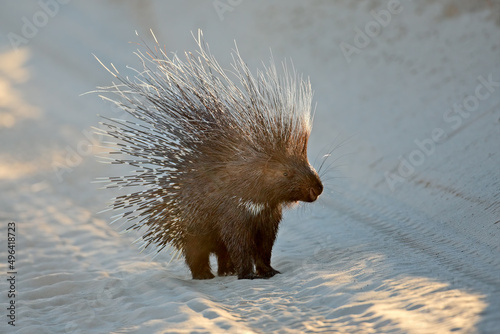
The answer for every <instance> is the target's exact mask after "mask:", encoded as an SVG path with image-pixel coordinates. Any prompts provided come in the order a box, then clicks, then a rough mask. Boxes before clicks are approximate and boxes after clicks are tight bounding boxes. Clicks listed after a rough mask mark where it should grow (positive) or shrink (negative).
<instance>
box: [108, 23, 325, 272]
mask: <svg viewBox="0 0 500 334" xmlns="http://www.w3.org/2000/svg"><path fill="white" fill-rule="evenodd" d="M152 35H153V37H154V39H155V42H156V44H155V46H154V47H153V48H150V47H148V46H145V50H146V51H144V52H143V51H140V50H138V52H137V55H138V56H139V58H140V59H141V62H142V65H143V69H141V71H137V75H136V76H135V78H134V79H129V78H128V77H123V76H121V74H120V73H119V72H118V70H116V68H115V67H114V66H112V70H110V69H109V68H108V67H106V66H105V65H103V66H104V67H105V68H106V69H107V70H108V71H109V72H110V73H111V74H112V75H113V76H114V77H115V78H116V79H117V80H119V83H116V84H115V83H114V84H113V85H112V86H109V87H100V90H99V92H104V93H112V94H115V95H118V98H117V99H116V100H113V99H111V98H109V97H106V95H104V96H102V95H101V97H102V98H104V99H107V100H110V101H112V102H114V103H115V104H116V105H117V106H118V107H120V108H121V109H123V110H124V111H126V112H127V113H128V114H130V115H132V116H133V117H135V119H137V121H130V120H124V119H113V118H106V117H104V119H105V121H103V122H102V123H101V124H102V125H103V127H102V128H101V131H102V134H104V135H107V136H110V137H112V138H114V141H113V142H112V143H109V144H110V145H111V151H110V152H109V154H110V155H109V159H110V160H111V163H118V164H127V165H130V166H133V167H135V168H136V170H135V171H133V172H132V173H131V174H130V175H126V176H117V177H105V178H100V182H107V185H106V186H105V187H104V188H116V187H119V188H122V187H131V186H142V187H145V189H142V190H138V191H135V192H131V193H129V194H127V195H121V196H117V197H115V198H113V199H112V203H111V204H110V206H109V209H110V210H112V211H114V212H116V211H118V212H120V213H119V214H117V215H115V216H114V217H113V218H115V221H116V220H124V221H125V222H131V223H133V224H132V225H131V226H130V227H129V228H128V229H137V230H140V229H141V228H146V231H145V233H144V234H143V235H142V239H143V245H142V247H143V248H147V247H148V246H150V245H151V244H153V245H156V246H157V248H156V249H157V251H158V252H160V251H161V250H162V249H164V248H165V247H166V246H173V247H174V248H175V249H177V251H179V252H181V253H182V254H183V255H184V257H185V261H186V263H187V265H188V266H189V268H190V270H191V273H192V277H193V279H210V278H213V277H214V275H213V274H212V272H211V268H210V261H209V256H210V254H213V253H215V255H216V257H217V264H218V269H217V272H218V275H219V276H223V275H233V274H237V275H238V278H239V279H254V278H269V277H272V276H274V275H275V274H278V273H279V271H277V270H275V269H274V268H273V267H271V252H272V248H273V244H274V242H275V239H276V234H277V231H278V226H279V223H280V221H281V219H282V210H283V209H284V208H286V207H288V206H290V205H291V204H293V203H296V202H298V201H303V202H313V201H315V200H316V199H317V198H318V196H319V195H320V194H321V193H322V191H323V185H322V183H321V180H320V178H319V176H318V174H317V172H316V171H315V169H314V168H313V167H312V166H311V164H310V163H309V161H308V158H307V142H308V138H309V135H310V132H311V124H312V119H311V116H310V110H311V103H312V90H311V85H310V82H309V80H303V79H302V77H300V76H298V75H297V74H296V72H295V70H294V69H293V68H292V70H290V69H289V66H288V65H287V63H286V62H283V64H282V65H283V66H282V67H283V73H282V74H281V76H280V75H279V74H278V71H277V69H276V66H275V64H274V61H273V59H272V57H271V62H270V65H269V66H264V70H263V71H258V72H257V76H254V75H253V74H252V73H251V72H250V70H249V68H248V67H247V65H246V64H245V62H244V61H243V60H242V58H241V56H240V54H239V51H238V48H237V47H236V49H235V51H234V53H232V59H233V63H232V70H230V71H229V70H224V69H223V68H222V67H221V66H220V65H219V63H218V62H217V61H216V59H215V58H214V56H213V55H212V54H211V52H210V49H209V47H208V45H207V44H206V43H205V42H204V41H203V37H202V33H201V31H200V32H199V35H198V38H195V40H196V42H197V44H198V48H199V50H198V51H197V53H195V54H192V53H185V57H186V58H185V60H181V58H179V57H178V56H177V55H176V54H174V55H172V56H171V57H169V56H167V54H166V52H165V51H164V50H163V49H162V48H161V47H160V45H159V43H158V41H157V39H156V37H155V36H154V34H152ZM145 53H146V55H145ZM99 62H100V61H99ZM101 65H102V63H101ZM230 75H233V76H234V77H235V79H236V83H235V82H234V81H232V80H231V79H230V77H229V76H230Z"/></svg>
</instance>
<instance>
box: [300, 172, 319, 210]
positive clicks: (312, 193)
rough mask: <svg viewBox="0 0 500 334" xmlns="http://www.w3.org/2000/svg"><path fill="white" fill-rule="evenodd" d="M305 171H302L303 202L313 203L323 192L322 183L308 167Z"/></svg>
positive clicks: (316, 174)
mask: <svg viewBox="0 0 500 334" xmlns="http://www.w3.org/2000/svg"><path fill="white" fill-rule="evenodd" d="M307 167H308V168H307V170H304V176H305V177H304V183H303V185H302V196H301V197H302V198H301V199H300V200H301V201H303V202H314V201H315V200H317V199H318V197H319V195H321V193H322V192H323V183H322V182H321V180H320V178H319V175H318V173H317V172H316V170H314V168H313V167H312V166H311V165H309V166H307Z"/></svg>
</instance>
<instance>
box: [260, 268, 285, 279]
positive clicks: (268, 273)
mask: <svg viewBox="0 0 500 334" xmlns="http://www.w3.org/2000/svg"><path fill="white" fill-rule="evenodd" d="M257 274H258V275H259V276H260V277H262V278H271V277H273V276H274V275H276V274H281V273H280V272H279V271H278V270H276V269H274V268H272V267H269V269H267V270H262V271H261V270H258V271H257Z"/></svg>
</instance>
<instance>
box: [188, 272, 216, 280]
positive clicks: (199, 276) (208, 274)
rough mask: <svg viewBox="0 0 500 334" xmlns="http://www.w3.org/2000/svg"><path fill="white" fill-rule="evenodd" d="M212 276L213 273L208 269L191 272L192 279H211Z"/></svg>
mask: <svg viewBox="0 0 500 334" xmlns="http://www.w3.org/2000/svg"><path fill="white" fill-rule="evenodd" d="M214 277H215V276H214V274H212V273H211V272H210V271H208V272H202V273H196V274H193V279H212V278H214Z"/></svg>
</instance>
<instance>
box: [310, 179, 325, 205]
mask: <svg viewBox="0 0 500 334" xmlns="http://www.w3.org/2000/svg"><path fill="white" fill-rule="evenodd" d="M322 192H323V185H322V184H321V183H318V184H316V185H315V186H313V187H311V188H309V200H310V201H311V202H314V201H315V200H316V199H317V198H318V197H319V195H321V193H322Z"/></svg>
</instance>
